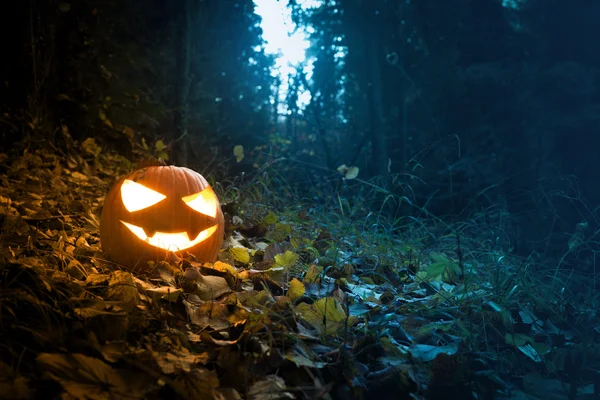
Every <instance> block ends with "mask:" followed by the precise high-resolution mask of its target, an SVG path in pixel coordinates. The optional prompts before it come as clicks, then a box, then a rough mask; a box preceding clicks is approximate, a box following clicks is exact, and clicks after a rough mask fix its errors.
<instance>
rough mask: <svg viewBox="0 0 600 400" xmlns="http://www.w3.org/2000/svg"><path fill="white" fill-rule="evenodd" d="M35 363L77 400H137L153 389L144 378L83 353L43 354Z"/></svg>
mask: <svg viewBox="0 0 600 400" xmlns="http://www.w3.org/2000/svg"><path fill="white" fill-rule="evenodd" d="M37 362H38V363H39V364H40V365H41V367H42V368H43V369H44V370H45V372H44V373H45V374H46V375H47V376H48V377H50V378H51V379H53V380H55V381H56V382H58V383H60V384H61V386H62V387H63V389H64V390H65V391H66V392H67V393H69V394H70V395H71V396H73V397H75V398H78V399H91V400H105V399H115V398H128V399H137V398H142V397H143V396H144V393H145V392H146V391H147V390H149V389H151V388H152V387H151V386H150V385H149V383H150V382H148V381H147V380H146V379H144V378H143V375H134V374H127V371H119V370H117V369H114V368H112V367H111V366H109V365H108V364H106V363H104V362H103V361H101V360H99V359H97V358H93V357H88V356H86V355H83V354H78V353H75V354H56V353H55V354H51V353H42V354H40V355H39V356H38V357H37ZM128 375H129V376H128ZM134 378H135V379H134Z"/></svg>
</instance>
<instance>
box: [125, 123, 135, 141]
mask: <svg viewBox="0 0 600 400" xmlns="http://www.w3.org/2000/svg"><path fill="white" fill-rule="evenodd" d="M123 133H124V134H125V136H127V137H128V138H129V139H133V135H134V133H133V129H131V128H130V127H128V126H124V127H123Z"/></svg>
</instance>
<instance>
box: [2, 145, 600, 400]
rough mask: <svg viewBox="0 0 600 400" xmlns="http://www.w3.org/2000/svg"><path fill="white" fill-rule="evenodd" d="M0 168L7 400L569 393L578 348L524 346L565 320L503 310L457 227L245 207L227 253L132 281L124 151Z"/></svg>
mask: <svg viewBox="0 0 600 400" xmlns="http://www.w3.org/2000/svg"><path fill="white" fill-rule="evenodd" d="M0 165H1V168H2V172H3V173H2V176H1V179H2V187H1V189H0V222H1V223H2V226H3V229H2V235H1V238H0V260H1V264H0V284H1V286H0V317H1V322H2V323H1V327H0V338H1V343H2V346H1V348H0V355H1V357H0V360H1V361H0V393H1V395H0V397H2V398H15V399H26V398H58V397H60V398H61V399H142V398H150V399H152V398H186V399H241V398H244V399H256V400H259V399H318V398H323V399H328V398H331V399H362V398H367V399H368V398H373V399H375V398H377V399H388V398H389V399H436V398H440V399H442V398H461V399H470V398H473V399H495V398H513V399H533V398H553V399H560V398H567V397H561V394H560V393H561V392H565V384H564V383H563V381H561V379H563V378H561V379H558V378H557V377H560V374H561V373H562V372H563V371H564V370H565V366H564V365H565V362H566V361H565V360H570V359H571V358H572V357H573V356H572V351H571V350H570V351H569V352H568V353H567V355H565V353H564V352H563V353H561V352H560V351H557V350H561V349H560V348H559V349H556V348H555V349H554V351H553V354H559V356H552V357H553V358H551V359H549V356H548V355H549V354H550V353H551V352H550V346H551V344H550V342H551V341H550V340H545V341H540V340H537V339H535V338H534V336H536V335H540V334H544V335H547V336H551V335H555V336H556V335H558V333H557V332H558V331H562V329H558V328H556V326H555V325H554V324H553V323H552V320H553V318H551V317H550V316H547V317H537V316H536V315H535V313H536V312H538V311H537V310H536V309H535V307H533V304H532V303H533V302H531V301H530V302H526V303H525V302H523V301H520V302H519V306H518V307H516V306H512V307H510V306H509V305H508V304H509V303H508V302H505V304H504V305H503V306H500V305H499V303H498V301H497V300H498V299H499V298H500V297H502V296H499V295H498V293H494V292H497V290H495V289H494V288H493V285H491V284H490V283H488V282H487V281H489V278H487V279H486V276H489V275H490V268H489V267H486V265H484V264H485V263H484V262H481V260H479V261H478V260H476V258H475V257H471V258H469V259H468V261H465V260H463V256H462V254H465V253H475V252H483V250H482V245H481V244H480V243H478V242H477V241H476V240H472V241H468V240H465V244H464V245H463V247H460V243H458V251H457V243H456V238H455V237H453V236H452V235H446V236H444V235H439V236H438V238H436V240H430V239H427V237H428V236H431V234H429V235H428V234H422V233H423V232H422V231H419V230H417V229H415V230H413V231H412V237H413V239H414V238H415V237H422V238H425V239H419V240H416V239H415V240H412V241H407V240H406V239H402V238H400V237H399V236H398V235H391V234H381V233H379V234H369V233H365V231H362V233H361V231H360V229H359V228H357V227H355V226H352V227H351V229H349V228H348V224H352V222H348V220H347V219H346V220H343V218H339V216H334V217H331V216H330V215H327V214H324V213H323V212H319V211H315V209H314V208H313V209H308V208H307V207H294V206H292V207H288V208H287V210H285V211H281V210H277V209H276V208H277V207H276V206H275V205H273V207H272V210H269V209H268V208H269V205H268V204H267V205H266V206H265V205H264V201H263V206H261V207H257V206H255V205H253V204H251V203H252V202H251V201H250V202H246V203H244V202H243V201H242V200H238V204H231V203H228V204H224V209H225V211H226V218H227V237H226V240H225V243H224V246H223V250H222V253H221V255H220V258H219V261H217V262H216V263H214V264H213V263H204V264H201V263H198V262H196V261H195V260H193V259H191V258H190V257H188V256H186V255H185V254H184V255H180V257H173V259H171V260H169V261H168V262H162V263H159V264H158V265H155V266H154V268H153V269H152V272H151V273H150V274H148V275H143V276H142V275H139V276H138V275H136V274H132V273H130V272H128V271H126V270H121V269H119V268H118V267H117V266H115V265H112V264H111V263H110V262H108V261H107V260H105V259H104V257H103V256H102V252H101V249H100V243H99V235H98V216H99V212H100V210H101V207H102V201H103V199H104V196H105V195H106V193H107V192H108V189H109V187H110V185H111V184H112V183H113V182H114V181H115V180H116V178H118V177H119V176H121V175H123V174H125V173H126V172H128V171H129V170H131V168H132V165H131V164H130V162H129V161H128V160H127V159H125V158H124V157H122V156H120V155H118V154H114V153H107V152H104V151H102V149H100V148H99V147H98V145H97V144H96V143H95V142H94V141H93V139H88V140H86V141H85V142H84V143H82V144H81V145H80V146H78V149H77V150H76V151H75V150H74V151H71V152H70V154H58V152H53V151H50V150H37V151H25V152H24V153H23V154H22V155H20V156H19V157H18V158H14V159H10V158H9V156H8V155H6V154H0ZM221 195H222V196H223V197H222V199H223V198H225V199H227V195H226V194H224V193H221ZM307 209H308V210H309V211H307ZM290 210H291V211H290ZM310 210H312V211H310ZM242 215H243V218H242ZM332 221H335V222H332ZM356 225H358V224H356ZM465 231H466V230H465ZM464 237H466V234H465V236H464ZM449 243H450V244H449ZM465 258H468V257H465ZM505 283H507V285H505V287H506V288H511V287H513V288H514V286H512V283H513V282H512V281H510V280H509V281H508V282H505ZM503 296H504V299H506V298H507V296H506V290H504V292H503ZM514 297H515V298H516V297H517V296H516V295H514ZM538 308H539V307H538ZM515 326H518V327H519V329H518V330H517V329H515ZM564 334H565V333H564V331H562V336H564ZM584 353H586V356H587V357H591V356H590V354H591V355H594V354H599V353H600V351H598V347H597V346H594V345H591V346H588V347H586V348H585V351H584ZM560 354H562V363H561V362H560ZM557 357H558V358H557ZM557 360H558V361H557ZM523 363H525V364H527V365H528V366H527V367H526V368H524V367H523ZM549 365H550V366H551V367H553V368H554V372H555V373H554V375H551V376H550V377H549V374H548V368H549V367H548V366H549ZM517 375H519V378H520V380H519V381H517V383H515V380H514V379H511V378H514V377H515V376H517ZM501 377H504V378H501ZM567 380H568V379H567ZM570 383H573V384H574V385H575V384H579V383H580V382H577V383H576V382H575V381H573V380H571V381H570ZM518 387H520V389H523V390H517V388H518ZM559 387H560V389H557V388H559ZM572 387H573V386H572ZM577 390H579V393H580V394H583V395H585V390H586V388H585V386H584V385H581V384H579V387H578V389H577ZM548 393H552V397H547V396H548Z"/></svg>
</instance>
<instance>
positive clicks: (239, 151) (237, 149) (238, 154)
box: [233, 144, 244, 162]
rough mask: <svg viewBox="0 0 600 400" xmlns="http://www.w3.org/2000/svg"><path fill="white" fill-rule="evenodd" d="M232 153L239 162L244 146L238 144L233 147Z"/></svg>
mask: <svg viewBox="0 0 600 400" xmlns="http://www.w3.org/2000/svg"><path fill="white" fill-rule="evenodd" d="M233 155H234V156H235V159H236V161H237V162H240V161H242V160H243V159H244V146H242V145H241V144H238V145H237V146H235V147H234V148H233Z"/></svg>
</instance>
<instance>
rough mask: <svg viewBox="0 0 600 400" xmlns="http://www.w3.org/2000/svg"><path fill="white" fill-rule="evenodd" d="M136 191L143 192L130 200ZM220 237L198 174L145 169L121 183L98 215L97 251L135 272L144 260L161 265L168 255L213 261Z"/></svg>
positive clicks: (217, 216)
mask: <svg viewBox="0 0 600 400" xmlns="http://www.w3.org/2000/svg"><path fill="white" fill-rule="evenodd" d="M137 191H141V192H143V193H142V195H141V196H140V195H138V197H137V199H136V198H134V195H136V194H137ZM161 197H162V199H161ZM157 199H160V200H158V201H156V200H157ZM138 200H142V201H145V202H146V204H142V205H140V204H138ZM128 208H129V209H128ZM197 210H200V212H199V211H197ZM136 234H138V235H139V236H140V237H138V236H136ZM185 235H187V236H185ZM223 235H224V220H223V212H222V211H221V206H220V205H219V201H218V199H217V197H216V195H215V193H214V191H213V190H212V188H211V187H210V185H209V184H208V182H207V181H206V179H204V177H203V176H202V175H200V174H199V173H197V172H195V171H192V170H191V169H188V168H185V167H175V166H151V167H146V168H142V169H140V170H137V171H135V172H133V173H131V174H129V175H127V176H125V177H123V178H121V179H120V180H119V181H118V182H117V184H116V185H114V186H113V188H112V189H111V190H110V192H109V193H108V195H107V197H106V199H105V201H104V207H103V209H102V214H101V216H100V244H101V246H102V251H103V252H104V254H105V255H106V256H107V257H108V259H109V260H111V261H113V262H115V263H117V264H120V265H121V266H122V267H125V268H127V269H129V270H135V271H142V272H143V271H146V270H147V269H148V261H154V262H158V261H162V260H165V259H167V258H168V256H169V253H170V252H175V253H176V254H180V255H181V254H184V253H185V252H186V251H187V252H189V253H191V254H193V255H194V256H195V257H196V258H197V259H198V261H209V262H213V261H216V259H217V257H218V254H219V251H220V249H221V245H222V243H223ZM194 239H195V240H194ZM159 246H162V247H159Z"/></svg>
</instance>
